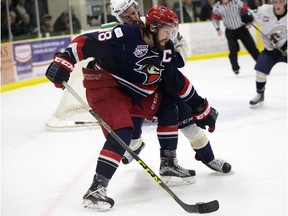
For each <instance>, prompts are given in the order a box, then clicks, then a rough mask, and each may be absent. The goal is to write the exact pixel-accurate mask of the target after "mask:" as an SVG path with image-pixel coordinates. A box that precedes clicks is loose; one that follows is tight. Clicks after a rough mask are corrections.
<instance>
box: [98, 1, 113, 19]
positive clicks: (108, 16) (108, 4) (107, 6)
mask: <svg viewBox="0 0 288 216" xmlns="http://www.w3.org/2000/svg"><path fill="white" fill-rule="evenodd" d="M105 8H106V16H107V23H109V22H116V21H117V19H116V17H115V16H113V15H111V7H110V3H106V5H105ZM98 19H100V20H101V24H103V23H105V16H104V13H102V14H101V15H100V16H99V17H98Z"/></svg>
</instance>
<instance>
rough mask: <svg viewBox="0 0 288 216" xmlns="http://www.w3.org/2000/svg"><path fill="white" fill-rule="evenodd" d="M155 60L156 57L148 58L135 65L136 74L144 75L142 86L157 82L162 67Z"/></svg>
mask: <svg viewBox="0 0 288 216" xmlns="http://www.w3.org/2000/svg"><path fill="white" fill-rule="evenodd" d="M155 58H156V59H155ZM157 58H158V56H149V57H146V58H143V59H141V60H140V61H138V62H137V63H136V65H137V66H139V67H138V68H137V69H134V70H135V71H136V72H138V73H142V74H145V76H146V79H145V81H144V82H143V84H146V85H150V84H153V83H155V82H157V81H159V79H160V77H161V74H162V71H163V69H164V66H163V65H162V64H161V63H160V62H158V61H157Z"/></svg>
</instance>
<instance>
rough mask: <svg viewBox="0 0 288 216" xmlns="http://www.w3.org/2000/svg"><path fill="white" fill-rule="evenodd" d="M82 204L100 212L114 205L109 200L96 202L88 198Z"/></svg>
mask: <svg viewBox="0 0 288 216" xmlns="http://www.w3.org/2000/svg"><path fill="white" fill-rule="evenodd" d="M82 206H83V207H84V208H88V209H93V210H96V211H99V212H102V211H108V210H109V209H110V208H111V207H112V206H111V205H110V204H109V203H108V202H104V201H98V202H97V203H94V202H92V201H91V200H88V199H85V200H83V203H82Z"/></svg>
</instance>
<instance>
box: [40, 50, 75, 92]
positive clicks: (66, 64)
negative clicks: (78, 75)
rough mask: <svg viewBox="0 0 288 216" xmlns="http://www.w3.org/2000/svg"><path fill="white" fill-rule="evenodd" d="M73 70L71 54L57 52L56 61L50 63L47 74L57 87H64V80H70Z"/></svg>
mask: <svg viewBox="0 0 288 216" xmlns="http://www.w3.org/2000/svg"><path fill="white" fill-rule="evenodd" d="M73 70H74V64H73V63H72V59H71V58H70V57H69V56H68V57H66V56H65V57H64V56H63V55H62V53H56V54H55V55H54V61H53V62H52V63H51V64H50V65H49V67H48V69H47V71H46V73H45V75H46V77H47V78H48V79H49V80H50V81H51V82H53V83H54V85H55V86H56V87H57V88H62V82H63V81H66V82H67V81H68V80H69V78H70V73H71V72H72V71H73Z"/></svg>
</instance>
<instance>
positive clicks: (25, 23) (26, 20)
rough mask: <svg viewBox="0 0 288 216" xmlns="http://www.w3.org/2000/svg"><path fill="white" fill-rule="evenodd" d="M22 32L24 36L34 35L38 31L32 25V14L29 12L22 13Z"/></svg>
mask: <svg viewBox="0 0 288 216" xmlns="http://www.w3.org/2000/svg"><path fill="white" fill-rule="evenodd" d="M20 32H21V35H23V36H25V35H33V34H34V33H35V32H36V30H35V31H34V28H33V27H32V26H31V23H30V16H29V14H28V13H25V14H23V15H22V21H21V22H20Z"/></svg>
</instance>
